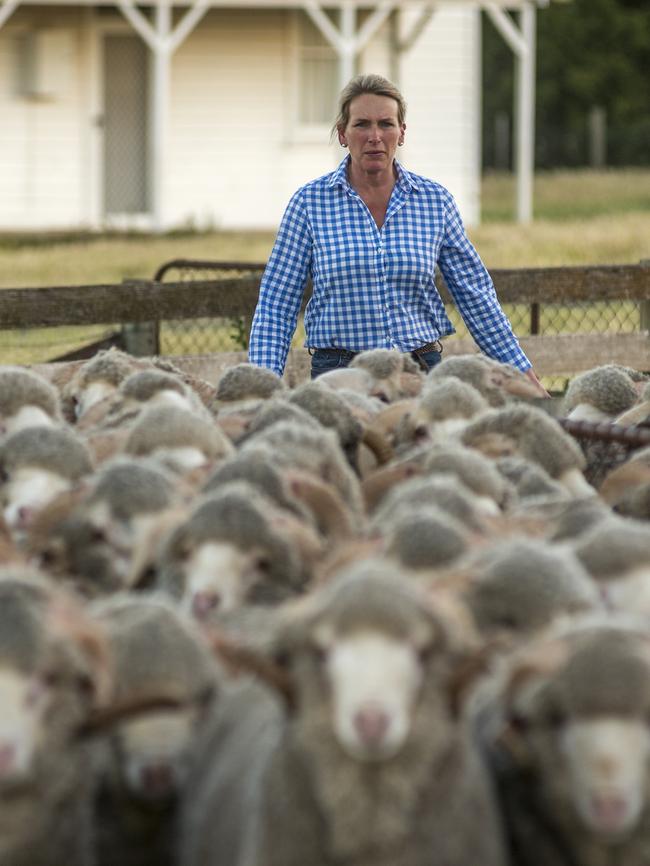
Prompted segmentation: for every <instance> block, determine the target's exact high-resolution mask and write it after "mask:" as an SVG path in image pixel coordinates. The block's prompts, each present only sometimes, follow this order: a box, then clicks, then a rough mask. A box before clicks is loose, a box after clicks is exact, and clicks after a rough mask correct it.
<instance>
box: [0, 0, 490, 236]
mask: <svg viewBox="0 0 650 866" xmlns="http://www.w3.org/2000/svg"><path fill="white" fill-rule="evenodd" d="M298 14H302V13H298V12H297V11H295V10H284V9H256V10H250V9H246V10H244V9H239V10H238V9H212V10H210V11H209V12H208V13H207V14H206V16H205V17H204V18H203V19H202V20H201V22H200V24H199V25H198V27H197V28H196V29H195V30H194V31H193V32H192V33H191V34H190V36H189V37H188V38H187V39H186V40H185V42H184V43H183V44H182V45H181V46H180V47H179V48H178V50H177V51H176V53H175V54H174V56H173V61H172V69H171V82H170V88H171V106H170V113H169V123H168V140H167V146H166V148H165V170H164V182H163V183H164V187H163V202H164V207H163V225H164V226H165V227H175V226H180V225H192V226H196V227H199V228H206V227H215V228H223V229H247V228H270V229H274V228H276V227H277V224H278V222H279V220H280V218H281V216H282V213H283V210H284V207H285V206H286V203H287V201H288V199H289V197H290V195H291V193H292V192H293V191H294V190H295V189H296V188H297V187H298V186H299V185H300V184H302V183H304V182H306V181H307V180H309V179H311V178H313V177H317V176H318V175H321V174H323V173H325V172H327V171H330V170H331V169H332V168H333V167H334V166H335V165H336V164H337V162H338V161H339V159H341V158H342V156H343V155H344V151H343V150H341V149H340V148H339V146H338V145H337V144H335V143H332V142H330V136H329V129H328V126H327V125H323V126H322V127H316V128H312V129H305V128H301V127H300V125H299V124H298V123H297V121H296V116H297V109H296V106H297V86H296V77H297V74H298V72H297V71H298V54H297V46H298V41H297V40H298V28H297V25H296V21H297V19H296V16H297V15H298ZM416 14H417V13H415V12H412V13H409V12H405V13H403V14H402V16H401V18H402V20H401V22H400V27H401V28H402V29H405V30H408V27H409V24H412V20H413V17H414V16H415V15H416ZM409 16H410V18H409ZM34 27H37V28H39V29H47V28H50V30H51V32H52V33H54V34H55V35H56V34H58V37H57V38H58V42H56V40H55V41H54V42H53V43H52V45H54V47H56V46H57V45H58V56H59V57H60V62H59V64H58V66H57V64H56V63H54V61H52V63H54V65H53V66H52V67H51V69H52V70H54V72H55V73H56V75H55V78H56V80H57V82H58V83H57V87H56V92H55V93H53V94H52V95H51V96H50V97H48V98H43V99H21V98H18V97H17V96H16V95H15V92H14V91H15V83H14V78H15V68H14V66H15V64H14V61H13V59H12V57H13V54H12V50H13V48H12V46H13V45H14V43H13V39H14V37H16V36H17V35H19V34H20V33H21V32H26V31H28V30H30V29H32V28H34ZM112 27H117V28H125V29H127V32H131V31H128V25H126V22H125V21H124V19H123V18H122V16H121V15H120V14H119V12H117V11H116V10H114V9H110V8H104V9H102V10H100V11H97V10H96V11H94V12H93V11H92V10H90V9H75V8H69V7H51V8H46V7H35V8H34V7H20V8H19V9H18V10H17V11H16V12H15V13H14V15H13V16H12V17H11V19H10V20H9V22H8V23H7V24H5V26H4V27H3V28H2V29H0V118H2V121H1V123H2V134H1V135H0V229H5V230H6V229H23V228H34V229H42V228H64V227H79V226H94V227H99V226H100V225H101V224H102V221H103V216H102V204H101V202H102V190H101V182H102V154H101V137H102V131H101V128H100V126H99V125H98V123H97V119H98V117H101V108H102V106H101V80H100V79H101V72H100V66H101V52H100V51H99V49H98V45H99V44H100V41H101V34H102V33H104V32H106V30H107V29H110V28H112ZM390 38H391V36H390V25H389V23H386V24H385V25H384V26H383V27H382V28H381V29H380V31H379V32H378V33H377V34H376V36H375V37H374V38H373V40H372V42H371V43H370V44H369V45H368V46H367V48H366V49H365V50H364V51H363V53H362V55H361V57H360V60H359V69H360V71H376V72H380V73H383V74H386V75H391V74H392V73H393V71H394V67H392V66H391V62H390V51H389V44H390ZM478 40H479V30H478V13H477V12H476V11H475V10H472V9H466V8H465V9H456V8H443V9H441V10H438V11H437V12H436V13H435V15H434V16H433V18H432V19H431V21H430V22H429V24H428V25H427V27H426V28H425V29H424V31H423V32H422V33H421V35H420V37H419V38H418V39H417V40H416V42H415V44H414V46H413V48H412V49H411V50H410V51H409V52H407V53H405V54H404V55H403V56H402V57H401V60H400V64H399V71H398V83H399V84H400V86H401V88H402V90H403V92H404V94H405V96H406V99H407V102H408V106H409V108H408V116H407V125H408V128H407V136H406V140H407V144H406V145H405V147H404V148H402V149H401V150H400V154H399V155H400V159H401V160H402V161H403V162H404V164H405V165H406V166H407V167H408V168H410V169H412V170H413V171H416V172H418V173H421V174H424V175H427V176H429V177H433V178H435V179H437V180H440V181H441V182H442V183H444V184H445V185H446V186H448V187H449V189H451V191H452V192H453V193H454V195H455V196H456V198H457V200H458V202H459V205H460V207H461V212H462V213H463V216H464V217H465V219H466V221H467V222H470V223H471V222H475V221H476V219H477V216H478V183H479V163H478V155H479V140H478V135H479V129H480V118H479V116H478V111H477V107H478V65H479V55H478V45H479V42H478ZM333 116H334V106H332V118H333ZM126 224H128V222H127V223H126Z"/></svg>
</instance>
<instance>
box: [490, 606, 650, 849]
mask: <svg viewBox="0 0 650 866" xmlns="http://www.w3.org/2000/svg"><path fill="white" fill-rule="evenodd" d="M496 682H497V683H498V685H494V684H491V685H490V688H491V697H490V698H488V699H487V700H486V701H485V703H484V705H483V707H482V709H481V711H480V712H478V713H477V716H478V718H479V719H481V721H479V723H478V727H479V728H481V729H482V730H483V735H484V738H485V740H486V744H487V751H488V754H489V756H490V762H491V764H492V766H493V768H494V772H495V774H496V778H497V781H498V788H499V791H500V798H501V802H502V809H503V814H504V816H505V818H506V823H507V827H508V835H509V839H510V843H511V849H512V859H513V862H514V863H516V864H518V866H549V864H553V866H577V864H580V866H604V864H614V863H615V864H616V866H642V864H644V863H647V862H648V858H649V857H650V798H649V796H648V792H649V790H650V784H649V770H648V756H649V755H650V732H649V731H648V709H649V707H650V636H649V634H648V630H647V626H646V625H645V624H637V625H632V624H629V623H622V622H621V621H619V620H616V619H611V620H606V619H602V618H600V620H599V619H596V620H595V621H593V622H592V621H591V620H588V621H587V622H586V623H584V624H581V625H573V626H572V627H570V628H568V629H567V628H564V629H561V630H556V631H553V632H551V633H550V634H547V635H544V636H542V637H540V638H539V639H538V640H537V641H535V642H533V643H532V644H529V645H527V646H525V647H522V648H521V649H520V650H519V651H517V652H515V653H514V654H513V655H512V656H511V657H510V658H508V659H507V660H506V662H505V664H504V665H503V669H502V670H501V671H500V673H499V675H498V676H497V677H496ZM488 693H489V692H488ZM479 705H480V703H479V702H477V706H479Z"/></svg>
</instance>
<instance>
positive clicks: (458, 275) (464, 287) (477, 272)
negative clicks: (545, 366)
mask: <svg viewBox="0 0 650 866" xmlns="http://www.w3.org/2000/svg"><path fill="white" fill-rule="evenodd" d="M438 266H439V268H440V271H441V272H442V275H443V277H444V278H445V282H446V284H447V287H448V288H449V292H450V294H451V296H452V299H453V301H454V304H455V305H456V307H457V309H458V312H459V313H460V314H461V316H462V317H463V321H464V322H465V324H466V325H467V329H468V331H469V332H470V334H471V335H472V337H473V338H474V341H475V343H476V345H477V346H478V347H479V349H480V350H481V351H482V352H484V353H485V354H486V355H488V357H490V358H494V359H495V360H497V361H502V362H505V363H508V364H512V365H513V366H515V367H517V368H518V369H520V370H528V369H529V368H530V367H531V366H532V365H531V363H530V361H529V360H528V358H527V357H526V355H525V354H524V352H523V350H522V349H521V347H520V345H519V341H518V340H517V337H516V336H515V334H514V332H513V330H512V325H511V324H510V322H509V320H508V317H507V316H506V315H505V313H504V312H503V310H502V309H501V305H500V304H499V299H498V298H497V294H496V291H495V289H494V284H493V282H492V279H491V277H490V275H489V273H488V271H487V269H486V267H485V265H484V264H483V262H482V261H481V258H480V256H479V254H478V253H477V252H476V250H475V249H474V247H473V245H472V243H471V241H470V240H469V238H468V237H467V235H466V234H465V229H464V227H463V223H462V219H461V216H460V213H459V212H458V207H457V206H456V202H455V201H454V199H453V197H452V196H451V194H449V197H448V199H447V202H446V206H445V235H444V240H443V243H442V246H441V250H440V255H439V258H438Z"/></svg>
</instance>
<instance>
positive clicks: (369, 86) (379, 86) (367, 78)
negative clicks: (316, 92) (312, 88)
mask: <svg viewBox="0 0 650 866" xmlns="http://www.w3.org/2000/svg"><path fill="white" fill-rule="evenodd" d="M364 93H372V94H374V95H375V96H389V97H390V98H391V99H394V100H395V102H396V103H397V121H398V123H399V125H400V126H402V124H403V123H404V122H405V120H406V100H405V99H404V97H403V96H402V94H401V93H400V91H399V90H398V88H397V86H396V85H395V84H393V82H392V81H389V80H388V79H387V78H384V77H383V75H357V76H356V77H355V78H353V79H352V80H351V81H349V82H348V83H347V84H346V85H345V87H344V88H343V90H342V91H341V95H340V96H339V113H338V116H337V118H336V120H335V121H334V125H333V126H332V136H334V134H335V133H336V132H338V131H339V130H342V129H345V127H346V126H347V125H348V122H349V120H350V103H351V102H352V100H353V99H356V98H357V96H361V95H362V94H364Z"/></svg>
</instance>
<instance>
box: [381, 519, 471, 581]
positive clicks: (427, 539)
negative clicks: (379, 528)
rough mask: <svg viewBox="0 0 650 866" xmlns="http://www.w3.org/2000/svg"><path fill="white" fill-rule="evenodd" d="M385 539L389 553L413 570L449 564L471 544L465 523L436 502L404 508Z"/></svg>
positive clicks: (386, 533) (390, 525) (445, 566)
mask: <svg viewBox="0 0 650 866" xmlns="http://www.w3.org/2000/svg"><path fill="white" fill-rule="evenodd" d="M384 542H385V552H386V554H387V555H388V556H394V557H395V558H396V559H397V560H398V561H399V562H400V563H401V564H402V565H403V566H404V567H405V568H408V569H411V570H420V569H425V570H431V569H438V568H447V567H449V566H450V565H452V564H454V563H455V562H457V560H459V559H460V557H462V556H463V555H464V554H465V553H466V552H467V551H468V549H469V546H470V538H469V533H468V532H467V531H466V530H465V528H464V527H463V525H462V523H461V522H460V521H459V520H455V519H454V518H453V517H452V516H451V515H449V514H448V513H445V512H444V511H443V510H442V509H439V508H437V507H435V506H432V505H429V506H424V507H419V508H417V509H416V508H412V509H405V510H404V511H401V512H400V514H399V515H398V516H397V517H396V518H395V519H394V520H392V521H390V523H389V526H388V528H387V530H386V532H385V535H384Z"/></svg>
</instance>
